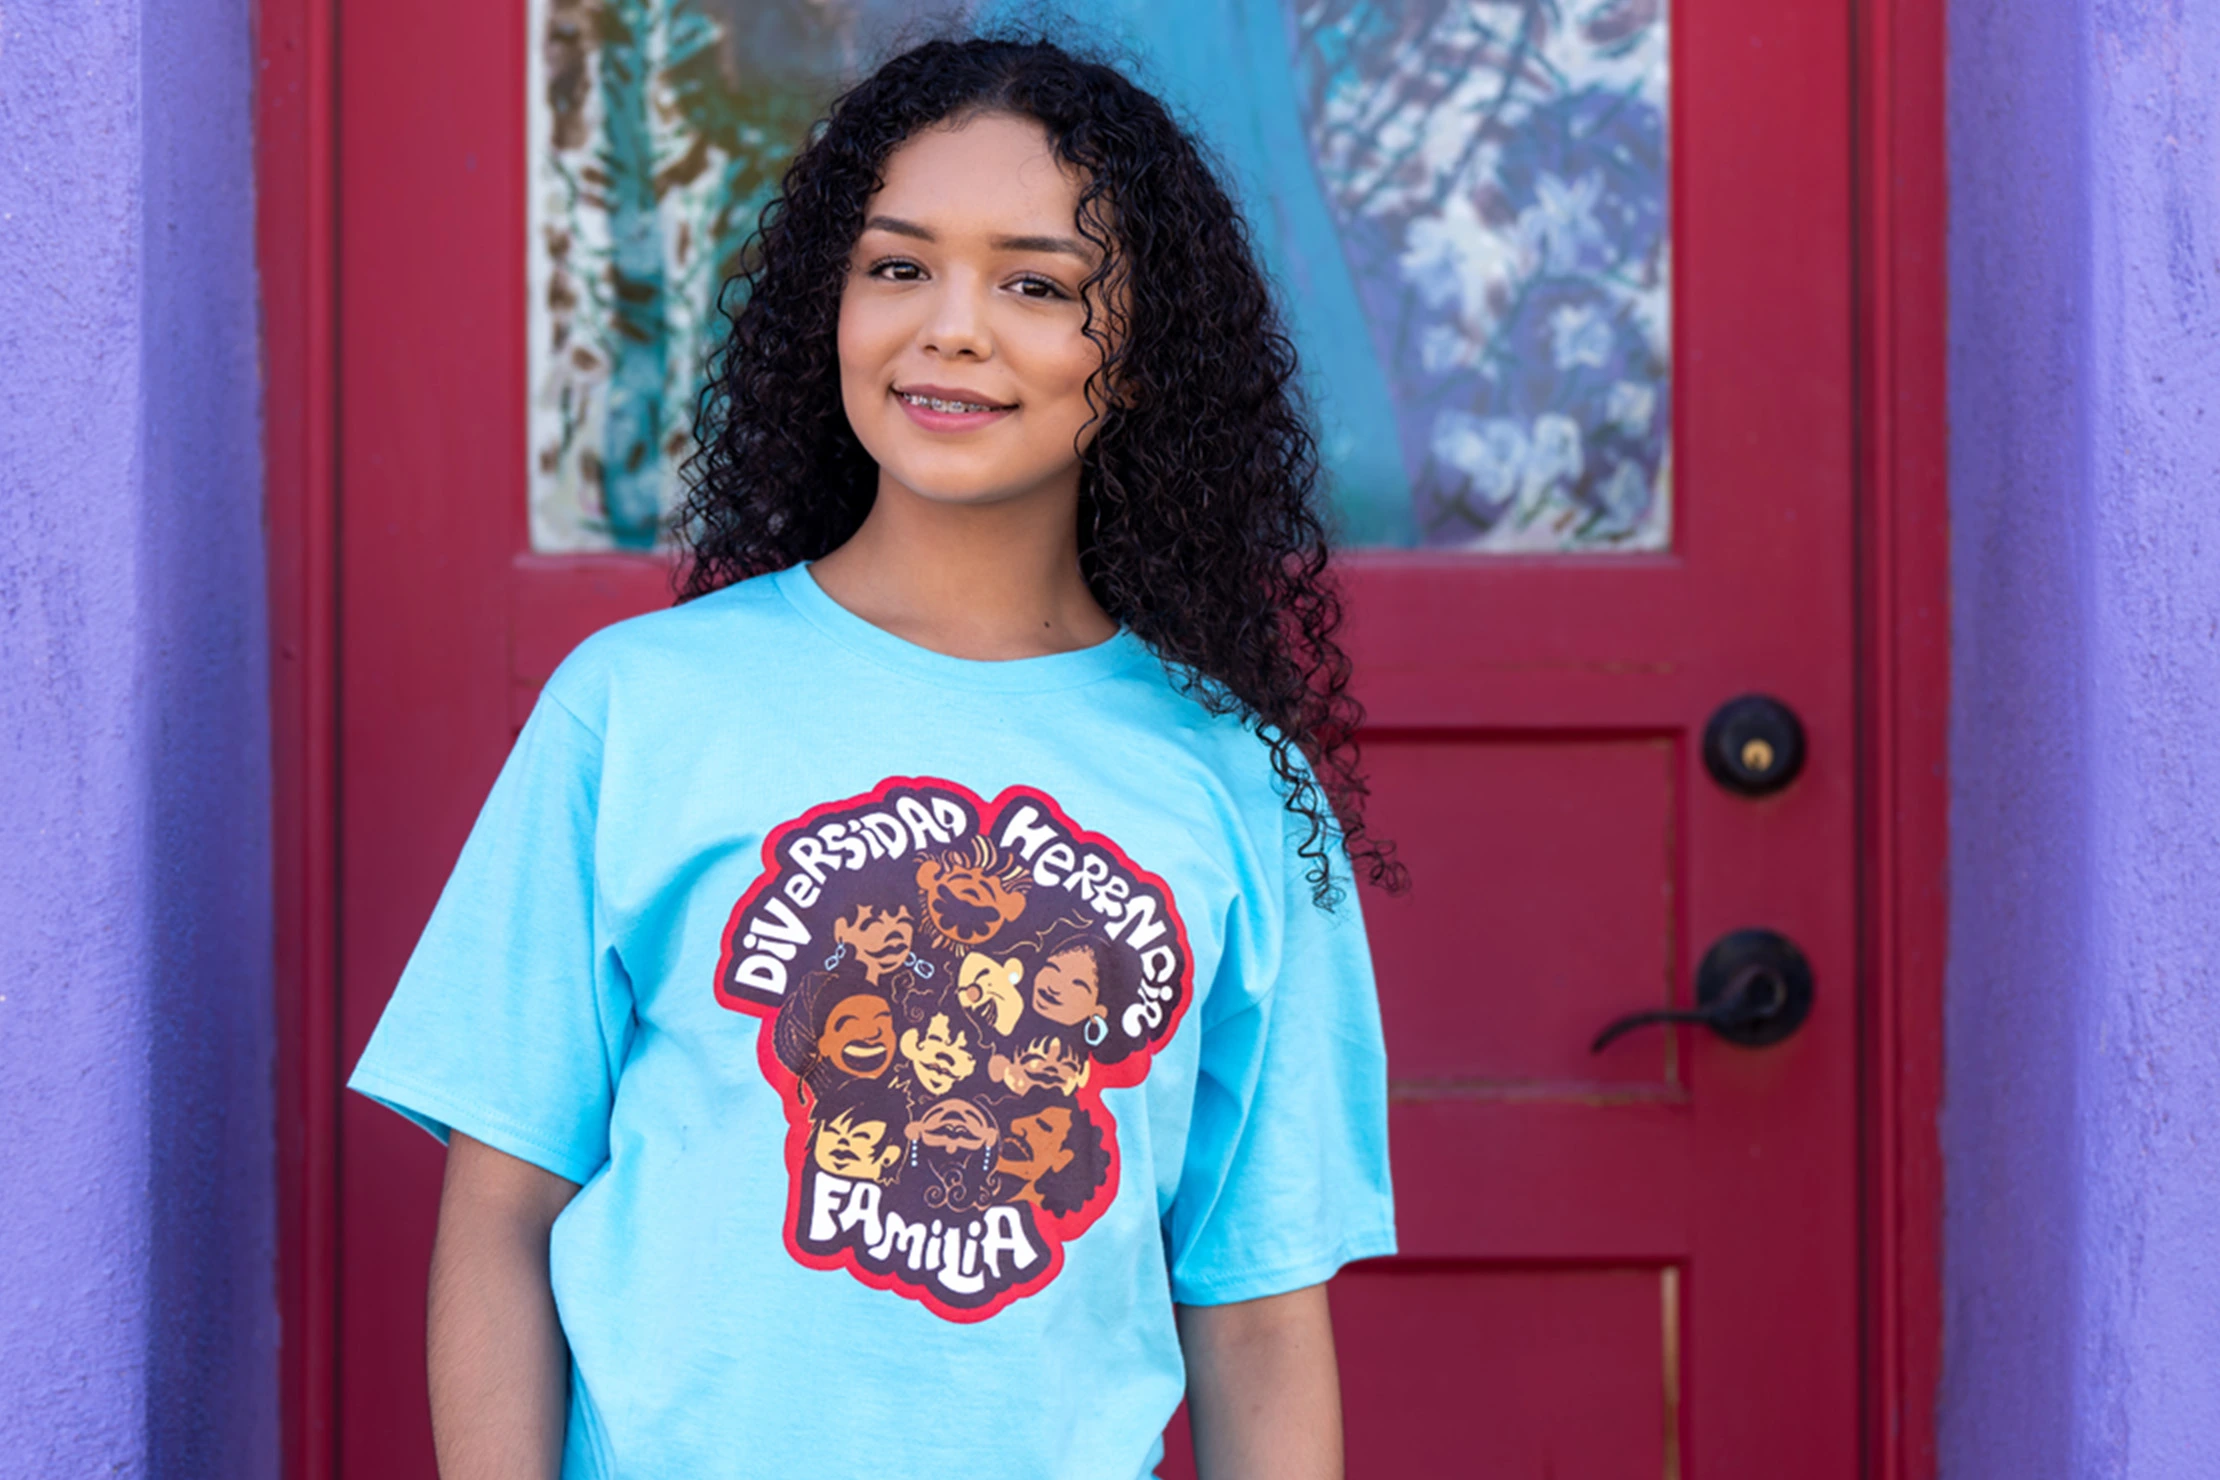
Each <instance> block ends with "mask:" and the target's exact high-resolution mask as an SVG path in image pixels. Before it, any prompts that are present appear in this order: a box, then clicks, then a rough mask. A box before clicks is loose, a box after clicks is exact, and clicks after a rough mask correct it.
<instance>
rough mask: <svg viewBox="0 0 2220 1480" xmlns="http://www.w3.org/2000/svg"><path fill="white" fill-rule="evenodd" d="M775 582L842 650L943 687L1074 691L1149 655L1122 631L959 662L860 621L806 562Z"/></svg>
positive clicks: (780, 574) (1144, 646)
mask: <svg viewBox="0 0 2220 1480" xmlns="http://www.w3.org/2000/svg"><path fill="white" fill-rule="evenodd" d="M771 581H772V584H773V585H774V586H775V587H776V588H777V590H778V592H779V594H780V595H781V596H783V597H785V598H786V600H787V603H788V604H789V605H791V606H792V607H793V608H794V609H795V610H796V611H797V612H799V613H801V615H802V616H803V617H804V618H806V619H807V620H808V621H809V623H810V624H811V625H812V626H814V627H816V628H817V629H818V630H819V631H821V632H823V633H824V634H825V635H826V636H827V637H830V638H832V639H833V640H834V641H835V642H838V643H839V644H841V646H843V647H846V648H848V649H850V650H851V651H853V652H855V653H857V654H860V655H861V656H863V657H865V658H869V659H870V660H872V661H873V662H875V663H879V664H881V665H883V666H885V667H888V668H892V669H894V670H895V671H897V672H900V673H907V674H911V675H913V676H916V677H919V678H924V679H928V680H930V681H932V682H934V683H939V684H947V685H951V686H955V687H960V688H967V689H983V690H988V691H992V692H998V693H1006V694H1008V693H1041V692H1044V691H1046V690H1049V689H1072V688H1078V687H1079V686H1080V685H1082V684H1090V683H1095V682H1098V681H1100V680H1102V679H1105V678H1109V677H1111V676H1112V675H1114V674H1118V673H1122V672H1124V671H1125V670H1126V669H1128V668H1131V667H1132V666H1133V665H1134V664H1135V663H1137V662H1139V661H1140V660H1141V659H1143V658H1146V657H1148V656H1149V648H1148V645H1147V644H1146V643H1144V642H1142V641H1141V639H1139V638H1138V637H1135V636H1134V635H1133V634H1132V633H1131V632H1130V631H1128V630H1127V629H1126V628H1124V627H1122V626H1121V627H1120V628H1118V630H1117V631H1116V632H1114V633H1112V634H1111V635H1110V636H1109V637H1107V638H1105V639H1103V640H1102V641H1101V642H1098V643H1095V644H1093V645H1092V646H1089V647H1083V648H1074V649H1073V650H1072V651H1070V652H1068V653H1044V654H1042V655H1041V656H1039V657H1035V658H958V657H955V656H954V655H952V654H949V653H942V652H935V651H934V650H933V649H931V648H929V647H921V646H919V645H918V644H917V643H914V642H911V641H910V640H909V639H908V638H906V637H898V636H896V635H895V634H894V633H892V632H889V631H887V630H886V629H885V628H884V627H881V626H878V625H876V624H874V623H872V622H869V621H866V620H865V619H864V618H862V617H859V616H857V615H856V614H855V613H854V612H852V611H850V610H848V608H846V607H844V606H842V605H841V604H840V603H839V602H837V601H835V600H833V599H832V597H831V596H829V595H828V594H826V591H825V588H824V587H823V586H820V585H818V584H817V577H816V576H814V575H812V574H811V573H810V569H809V562H808V561H806V560H805V561H803V562H802V563H801V564H800V565H792V566H788V567H787V568H786V569H785V570H782V571H779V572H777V573H776V574H774V575H773V576H772V577H771Z"/></svg>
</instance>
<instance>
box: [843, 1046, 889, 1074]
mask: <svg viewBox="0 0 2220 1480" xmlns="http://www.w3.org/2000/svg"><path fill="white" fill-rule="evenodd" d="M840 1061H841V1062H842V1063H844V1064H846V1065H848V1066H849V1067H850V1068H853V1069H873V1068H876V1067H878V1066H879V1065H880V1064H883V1063H885V1062H886V1045H885V1044H883V1043H851V1044H849V1045H848V1046H847V1047H846V1048H844V1049H842V1050H841V1051H840Z"/></svg>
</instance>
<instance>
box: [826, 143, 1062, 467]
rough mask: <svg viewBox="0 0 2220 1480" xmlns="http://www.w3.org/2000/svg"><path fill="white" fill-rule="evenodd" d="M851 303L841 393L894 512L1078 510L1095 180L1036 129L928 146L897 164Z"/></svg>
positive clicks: (870, 212)
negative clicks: (1075, 170)
mask: <svg viewBox="0 0 2220 1480" xmlns="http://www.w3.org/2000/svg"><path fill="white" fill-rule="evenodd" d="M883 176H884V179H885V181H886V184H885V186H884V187H883V188H882V189H880V191H879V192H878V193H877V194H876V195H874V196H872V197H871V199H870V201H869V203H868V204H867V205H866V207H865V211H864V228H863V233H862V235H861V236H860V237H859V238H858V239H857V241H856V246H855V252H854V255H853V257H852V259H851V261H850V265H849V271H848V280H847V284H846V287H845V288H844V290H843V292H842V294H841V300H840V335H839V342H840V394H841V401H842V404H843V405H844V406H845V408H846V410H847V413H848V423H849V425H850V426H852V427H853V428H854V429H855V433H856V437H857V439H858V440H860V441H861V442H862V443H863V446H864V450H865V451H867V452H869V453H870V454H871V457H872V459H873V460H874V461H875V462H877V463H878V465H879V473H880V477H879V496H880V497H881V498H886V497H888V496H889V494H890V493H892V494H893V495H894V496H897V497H910V498H917V499H922V500H925V501H927V502H930V503H937V504H970V505H984V504H996V503H1003V502H1007V501H1010V500H1015V499H1024V498H1029V497H1036V496H1049V497H1060V498H1071V499H1076V498H1077V497H1078V489H1079V453H1078V446H1079V439H1080V437H1081V436H1082V434H1083V432H1084V431H1085V429H1086V427H1087V424H1088V422H1089V421H1090V420H1091V419H1092V414H1093V413H1092V412H1091V411H1090V409H1089V407H1088V405H1087V396H1086V384H1087V378H1088V377H1089V376H1090V375H1092V374H1093V373H1094V372H1095V370H1096V368H1097V367H1098V366H1099V365H1100V364H1101V360H1102V356H1101V352H1100V351H1099V350H1098V349H1097V348H1096V347H1095V345H1094V344H1093V343H1092V342H1091V341H1090V340H1088V338H1087V337H1086V336H1085V335H1084V334H1083V333H1082V332H1081V326H1082V324H1083V323H1084V322H1085V317H1086V315H1085V310H1084V308H1083V307H1082V305H1081V301H1080V284H1081V283H1082V282H1083V281H1084V280H1085V278H1086V276H1087V274H1088V273H1089V271H1091V270H1092V268H1093V267H1094V265H1095V263H1096V261H1097V260H1098V256H1099V254H1098V253H1097V252H1096V251H1095V249H1094V248H1093V247H1092V246H1090V245H1089V244H1088V243H1087V241H1086V240H1085V238H1083V237H1082V236H1081V235H1080V234H1079V229H1078V226H1077V224H1076V218H1077V210H1078V204H1079V189H1080V179H1079V177H1078V176H1076V175H1074V174H1072V173H1071V172H1069V171H1068V170H1066V169H1065V167H1064V166H1063V165H1062V164H1061V163H1060V162H1059V161H1058V160H1057V159H1056V157H1055V156H1054V154H1053V153H1051V152H1050V149H1049V144H1048V137H1047V135H1046V134H1044V133H1043V132H1042V131H1041V128H1040V125H1038V124H1037V123H1034V122H1033V121H1031V120H1030V119H1022V118H1015V117H1012V116H1010V115H1008V114H1003V113H989V114H983V115H980V116H978V117H974V118H972V119H969V120H967V121H965V122H964V123H962V124H961V125H960V126H957V127H953V128H951V127H948V126H946V125H942V126H939V127H935V128H931V129H927V130H926V131H924V132H922V133H919V134H916V135H913V136H912V137H911V138H910V139H909V140H908V141H907V142H905V143H904V144H902V145H901V146H900V147H899V148H897V149H896V150H895V151H894V153H893V154H892V155H891V156H890V157H889V158H888V160H887V162H886V166H885V169H884V171H883Z"/></svg>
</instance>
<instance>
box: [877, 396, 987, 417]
mask: <svg viewBox="0 0 2220 1480" xmlns="http://www.w3.org/2000/svg"><path fill="white" fill-rule="evenodd" d="M894 394H895V395H896V396H897V397H899V398H900V399H902V400H904V401H907V402H908V403H909V404H910V405H912V406H916V407H918V408H920V409H922V410H925V411H938V412H940V413H941V414H942V415H943V416H977V415H982V414H984V413H986V412H989V411H1015V410H1016V409H1017V407H1015V406H998V405H995V404H994V403H993V402H991V401H955V400H944V399H942V398H941V397H939V396H921V395H918V394H917V393H916V392H915V391H896V392H895V393H894Z"/></svg>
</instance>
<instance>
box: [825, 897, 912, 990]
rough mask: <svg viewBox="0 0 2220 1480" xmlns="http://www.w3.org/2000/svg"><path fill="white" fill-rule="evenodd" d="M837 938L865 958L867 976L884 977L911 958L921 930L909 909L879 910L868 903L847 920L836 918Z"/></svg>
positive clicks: (876, 979) (875, 979) (834, 936)
mask: <svg viewBox="0 0 2220 1480" xmlns="http://www.w3.org/2000/svg"><path fill="white" fill-rule="evenodd" d="M832 933H833V939H834V940H836V941H838V942H840V943H841V944H842V945H844V946H847V947H848V948H849V949H851V950H853V951H854V952H855V953H856V956H857V958H858V959H859V960H861V961H862V962H863V970H864V975H865V977H866V978H867V979H868V980H870V981H872V982H873V983H876V982H877V981H878V980H879V978H880V977H882V976H884V975H886V974H887V973H888V972H889V971H892V970H893V969H894V968H895V967H897V966H900V965H901V964H902V963H903V962H904V961H906V960H908V959H909V954H910V947H911V945H912V944H913V943H914V938H915V936H916V934H917V932H916V930H915V928H914V927H913V926H912V925H911V923H910V912H909V911H908V910H907V909H893V910H879V909H873V908H872V907H871V906H869V905H865V906H863V907H862V908H860V909H858V910H857V911H856V912H855V914H854V916H853V917H852V918H850V919H846V920H835V921H833V928H832Z"/></svg>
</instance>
